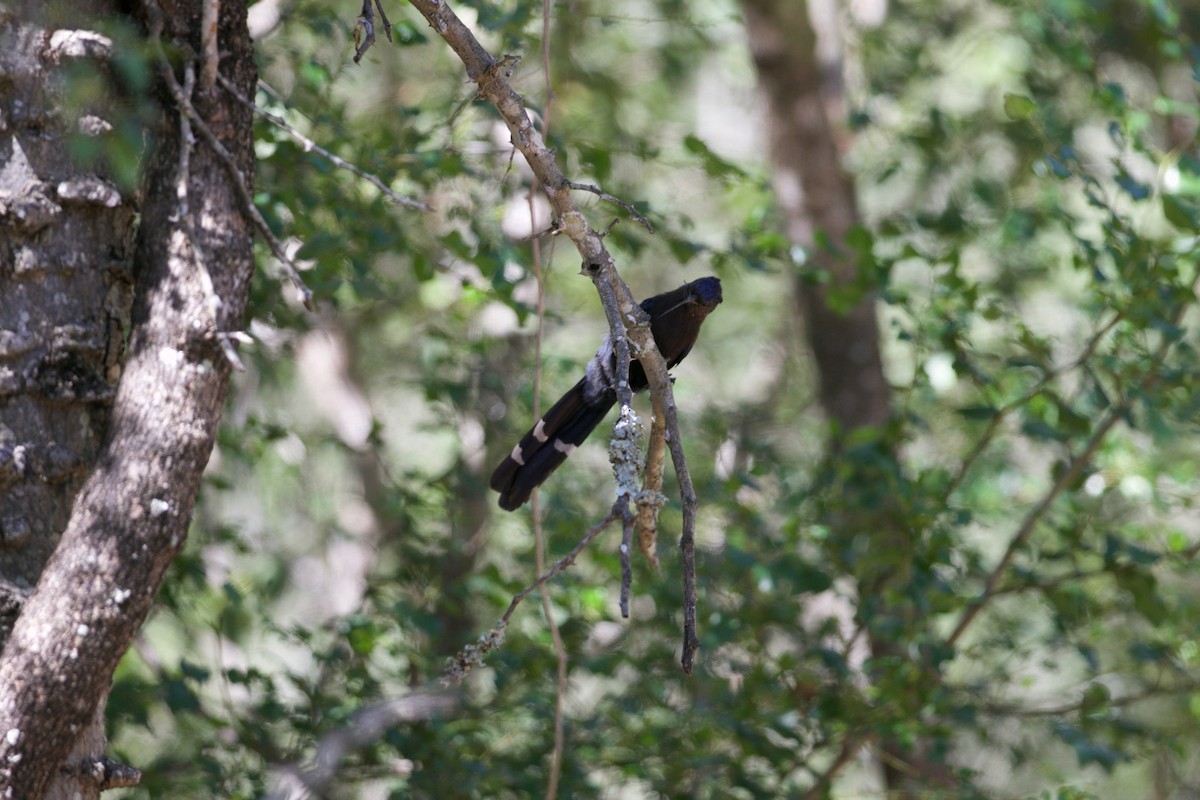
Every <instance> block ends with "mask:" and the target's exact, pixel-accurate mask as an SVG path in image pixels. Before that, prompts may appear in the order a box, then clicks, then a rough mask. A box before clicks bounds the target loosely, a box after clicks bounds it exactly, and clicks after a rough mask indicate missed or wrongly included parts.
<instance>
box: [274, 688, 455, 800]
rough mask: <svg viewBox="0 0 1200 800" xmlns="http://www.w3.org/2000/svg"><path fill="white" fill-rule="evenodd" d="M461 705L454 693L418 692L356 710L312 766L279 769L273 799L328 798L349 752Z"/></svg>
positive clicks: (324, 741)
mask: <svg viewBox="0 0 1200 800" xmlns="http://www.w3.org/2000/svg"><path fill="white" fill-rule="evenodd" d="M457 705H458V698H457V697H456V696H455V695H454V694H451V693H448V692H445V691H440V692H432V691H417V692H413V693H412V694H407V695H404V696H403V697H397V698H395V699H392V700H385V701H384V702H382V703H376V704H375V705H373V706H368V707H367V708H364V709H362V710H361V711H358V712H356V713H355V714H354V716H353V717H351V718H350V721H349V723H348V724H346V726H345V727H342V728H338V729H337V730H335V731H333V732H331V733H327V734H325V735H324V736H322V737H321V739H320V741H319V743H318V744H317V753H316V757H315V759H314V763H313V764H312V766H310V767H307V768H301V767H300V766H299V765H290V766H285V767H281V768H278V770H277V777H276V786H275V790H274V791H273V792H272V794H271V795H270V797H271V800H285V799H286V798H292V797H313V796H315V797H324V796H325V794H326V793H327V792H328V790H329V788H330V787H331V786H332V785H333V784H334V781H335V780H336V778H337V773H338V769H339V768H340V767H341V765H342V762H343V761H345V760H346V756H347V755H348V754H350V753H352V752H354V751H357V750H362V749H363V748H366V747H369V746H371V745H373V744H375V742H377V741H379V740H380V739H381V738H382V737H383V735H384V734H385V733H386V732H387V731H388V730H389V729H391V728H395V727H396V726H398V725H406V724H412V723H414V722H421V721H424V720H428V719H434V718H437V717H443V716H446V715H448V714H450V713H451V712H453V711H454V709H455V708H456V707H457Z"/></svg>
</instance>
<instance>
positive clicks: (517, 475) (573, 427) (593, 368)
mask: <svg viewBox="0 0 1200 800" xmlns="http://www.w3.org/2000/svg"><path fill="white" fill-rule="evenodd" d="M720 302H721V281H719V280H717V279H716V278H700V279H699V280H695V281H692V282H691V283H686V284H684V285H683V286H680V287H679V288H678V289H675V290H674V291H671V292H667V293H666V294H660V295H655V296H654V297H651V298H648V299H646V300H643V301H642V310H644V311H645V312H646V313H647V314H649V315H650V331H651V333H653V334H654V343H655V344H656V345H658V351H659V352H660V353H662V355H663V358H664V359H666V362H667V369H670V368H671V367H673V366H675V365H676V364H678V363H679V362H680V361H683V358H684V356H686V355H687V354H688V352H690V351H691V349H692V345H694V344H695V343H696V337H697V336H699V335H700V323H702V322H704V318H705V317H707V316H708V315H709V313H710V312H711V311H712V310H713V309H714V308H716V307H717V304H718V303H720ZM616 374H617V367H616V357H615V355H614V354H613V347H612V339H611V337H608V338H605V340H604V344H602V345H600V349H599V350H597V351H596V355H595V357H593V358H592V360H591V361H590V362H588V365H587V372H585V373H584V376H583V378H582V379H580V381H579V383H577V384H575V386H574V387H572V388H571V389H570V391H568V392H567V393H566V394H564V395H563V396H562V398H561V399H559V401H558V402H557V403H555V404H554V405H553V406H551V408H550V410H549V411H547V412H546V413H545V415H543V416H542V418H541V419H539V420H538V421H537V423H536V424H535V425H534V426H533V428H531V429H530V431H529V433H527V434H525V436H524V437H522V439H521V441H520V443H518V444H517V446H516V447H514V448H513V449H512V453H510V454H509V456H508V457H507V458H506V459H504V460H503V461H501V462H500V466H498V467H496V471H495V472H493V473H492V484H491V485H492V488H493V489H495V490H496V491H498V492H499V493H500V507H501V508H503V509H505V510H506V511H512V510H513V509H515V508H517V507H518V506H520V505H521V504H522V503H524V502H525V501H526V500H528V499H529V495H530V493H531V492H532V491H533V490H534V489H536V488H537V487H538V486H540V485H541V484H542V481H544V480H546V478H549V477H550V473H552V472H554V470H556V469H558V465H559V464H561V463H562V462H563V461H565V460H566V458H567V456H568V455H570V454H571V451H572V450H574V449H575V448H576V447H578V446H579V445H580V444H582V443H583V440H584V439H586V438H587V437H588V434H589V433H591V432H592V431H593V430H594V429H595V428H596V426H597V425H599V424H600V421H601V420H602V419H604V417H605V415H606V414H608V410H609V409H610V408H612V407H613V405H614V404H615V403H616V402H617V392H616V388H615V387H614V383H615V377H616ZM646 385H647V383H646V373H645V371H644V370H643V369H642V365H641V364H639V363H638V362H637V361H633V362H631V363H630V365H629V386H630V388H631V389H633V391H635V392H640V391H641V390H642V389H645V388H646Z"/></svg>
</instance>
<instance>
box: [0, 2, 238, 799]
mask: <svg viewBox="0 0 1200 800" xmlns="http://www.w3.org/2000/svg"><path fill="white" fill-rule="evenodd" d="M200 6H201V3H200V2H195V1H191V2H175V3H166V4H164V8H163V12H162V24H163V39H164V40H165V41H167V42H173V43H174V44H175V45H176V46H180V45H182V47H180V52H183V53H187V52H188V48H190V50H191V52H197V53H198V52H200V51H201V46H200V30H201V24H200V22H201V11H200ZM116 11H117V9H116V8H114V7H110V6H109V5H108V4H101V3H89V4H79V3H62V4H52V5H51V6H50V7H49V8H45V7H43V6H42V4H39V3H33V2H26V3H23V4H21V5H18V6H16V7H15V9H14V8H12V7H10V8H9V9H5V10H2V11H0V36H2V37H3V38H4V42H3V44H2V45H0V59H2V60H0V65H2V68H3V71H4V76H5V77H6V78H8V80H2V81H0V113H2V114H3V117H2V118H0V148H5V149H4V153H5V155H6V156H7V157H6V159H5V161H4V162H3V164H0V176H2V177H0V225H2V226H3V227H2V228H0V231H2V232H3V237H4V238H3V239H2V240H0V259H2V260H0V279H2V280H3V292H2V294H0V313H2V314H3V316H2V317H0V328H3V332H2V333H0V346H2V347H3V348H4V349H3V350H0V413H3V417H2V420H0V422H2V425H3V428H0V492H3V495H0V497H2V498H3V500H2V504H0V516H2V517H3V519H4V520H5V521H3V522H0V524H2V525H3V526H4V535H5V541H4V544H5V545H6V546H7V548H8V549H7V550H5V551H4V552H3V554H0V570H3V571H4V574H5V577H6V578H7V579H8V580H9V582H10V583H11V584H12V585H14V586H16V587H17V588H18V589H20V588H22V583H23V582H24V583H28V584H30V585H34V588H33V591H32V593H31V594H29V596H28V597H27V598H25V599H24V603H23V607H22V608H21V610H20V614H19V616H18V617H17V619H16V622H15V624H14V625H13V627H12V629H11V633H10V635H9V636H8V639H7V642H6V644H5V647H4V651H3V654H2V656H0V765H2V768H0V797H19V798H40V797H45V796H48V793H49V792H51V791H57V788H55V789H51V786H52V784H54V785H55V786H57V785H58V783H59V782H61V780H62V776H63V774H64V770H65V771H66V772H67V773H74V774H79V775H82V778H81V779H80V780H79V784H78V788H77V791H78V792H79V793H78V794H77V795H76V796H80V797H94V796H96V795H97V794H98V792H99V790H100V788H103V783H104V779H103V777H101V776H99V775H98V774H97V773H95V772H94V771H93V769H92V768H93V767H94V765H95V764H96V763H98V762H97V761H96V759H98V758H99V757H100V756H101V754H102V750H101V748H102V746H103V738H102V736H98V735H97V733H98V732H99V731H100V729H99V727H98V725H97V724H96V723H97V720H98V717H99V714H98V711H97V709H98V708H101V707H102V704H103V702H104V698H105V695H106V693H107V691H108V688H109V686H110V683H111V680H112V674H113V670H114V669H115V667H116V665H117V662H118V660H119V659H120V658H121V656H122V654H123V653H124V652H125V650H126V649H127V647H128V645H129V643H130V641H131V640H132V638H133V636H134V635H135V634H136V632H137V630H138V629H139V627H140V626H141V624H142V622H143V620H144V619H145V618H146V615H147V613H148V612H149V610H150V607H151V603H152V601H153V598H154V595H155V593H156V592H157V589H158V587H159V584H160V583H161V581H162V578H163V575H164V573H165V571H166V569H167V566H168V565H169V564H170V561H171V559H172V558H173V557H174V556H175V555H176V554H177V553H178V552H179V550H180V549H181V548H182V546H183V542H184V539H185V537H186V534H187V527H188V523H189V521H190V520H191V516H192V510H193V507H194V503H195V496H196V492H197V488H198V485H199V481H200V476H201V473H202V471H203V469H204V466H205V464H206V463H207V461H208V457H209V454H210V452H211V450H212V445H213V441H214V437H215V433H216V426H217V422H218V420H219V417H220V410H221V406H222V404H223V401H224V397H225V393H226V387H227V382H228V374H229V364H228V361H227V359H226V358H225V356H224V355H223V351H222V347H221V341H222V336H221V334H223V333H226V332H229V331H231V330H236V329H237V328H239V327H240V324H241V320H242V317H243V314H244V310H245V303H246V298H247V294H248V287H249V281H250V277H251V274H252V271H253V262H252V254H251V231H250V229H249V227H248V225H247V223H246V222H245V218H244V216H243V213H242V200H241V198H240V197H239V195H238V193H237V192H236V191H235V190H234V188H233V184H232V183H231V181H230V175H229V173H228V172H227V171H226V169H225V167H224V166H223V164H222V162H221V161H220V160H219V159H218V157H217V156H216V155H215V154H214V152H213V150H212V149H211V148H210V147H208V146H207V145H205V144H200V145H198V146H191V145H190V144H188V143H186V142H184V141H183V140H182V138H181V133H180V123H179V115H178V112H177V110H175V109H174V108H173V103H172V102H171V101H170V100H169V99H168V98H169V95H168V94H167V93H166V92H165V91H164V90H163V87H162V86H161V85H160V86H159V87H158V90H157V91H158V98H159V99H160V100H162V101H164V102H163V103H162V105H163V107H164V108H166V109H168V110H166V111H163V112H161V113H157V112H156V113H155V114H154V116H155V118H156V119H157V124H155V125H154V126H153V128H152V130H149V131H147V132H146V133H147V136H146V140H147V141H149V142H153V143H154V145H155V146H154V149H153V152H151V153H150V154H149V155H148V156H147V157H146V158H145V163H144V178H143V182H142V189H141V193H140V194H141V197H142V198H143V203H142V206H141V209H142V216H141V224H140V227H139V228H138V230H137V239H136V245H134V246H132V247H131V244H130V243H131V241H132V239H131V236H132V233H133V231H132V228H131V224H132V218H133V214H134V211H135V208H134V205H133V203H132V202H131V201H130V200H129V199H128V198H127V197H123V196H122V195H121V194H120V193H119V192H118V191H117V190H116V188H115V187H113V186H112V185H111V184H110V183H108V182H106V181H105V180H104V178H103V176H102V175H97V174H93V173H90V172H88V171H87V170H86V169H83V168H81V167H79V166H76V165H73V164H72V162H71V161H70V159H69V158H68V157H67V154H68V152H69V151H68V142H67V141H66V140H65V138H64V137H65V135H66V133H67V132H68V131H71V130H74V129H76V128H80V127H83V128H84V129H85V130H92V131H102V130H103V128H104V124H103V123H102V121H98V120H100V119H101V117H102V113H101V112H97V114H98V116H97V117H95V118H83V119H76V118H75V116H74V115H73V114H70V113H68V112H67V111H66V110H65V109H64V108H63V106H62V103H63V98H62V95H60V94H58V93H57V91H56V90H55V89H54V87H55V86H56V84H55V82H54V81H53V80H51V79H50V78H51V77H53V76H52V74H51V73H53V71H54V70H55V69H56V68H57V67H58V66H59V65H60V64H62V63H63V61H64V60H65V59H71V58H75V59H78V58H89V59H96V60H97V61H96V64H95V65H94V66H93V67H92V70H93V72H95V73H97V74H100V75H101V76H103V75H104V74H105V73H106V72H107V70H106V69H105V63H104V62H105V58H106V55H107V53H106V52H105V47H106V46H105V44H104V43H105V41H106V40H104V39H103V38H102V37H96V36H95V35H94V34H90V33H88V32H87V31H81V32H77V33H76V34H75V35H67V34H66V32H65V30H64V27H65V26H66V25H67V23H66V21H65V19H64V18H63V17H64V15H69V20H70V22H69V27H71V28H86V27H87V25H88V22H89V20H92V21H96V20H99V19H101V18H103V19H106V20H111V18H112V15H113V14H115V13H116ZM56 14H57V15H58V17H57V18H56V16H55V15H56ZM245 14H246V9H245V3H244V0H224V2H221V3H220V17H219V20H218V28H217V30H218V42H219V50H220V54H221V56H222V58H221V61H220V70H221V73H222V74H223V75H224V76H225V77H226V78H228V79H229V80H230V81H232V82H233V84H234V85H236V86H237V87H239V89H240V90H241V91H242V92H244V93H246V94H250V93H251V91H252V89H253V85H254V80H255V67H254V61H253V57H252V52H251V43H250V39H249V36H248V34H247V32H246V21H245ZM135 24H137V23H136V22H135ZM56 42H61V43H63V46H64V47H67V48H68V50H67V51H65V54H64V53H60V52H58V50H56V47H55V43H56ZM59 50H61V47H60V48H59ZM202 66H203V65H197V68H196V71H197V73H198V74H203V69H202ZM77 74H78V73H77ZM10 93H15V94H10ZM107 100H108V98H102V97H97V98H96V102H97V105H98V106H99V107H100V108H101V109H103V110H106V111H107V110H113V109H117V108H119V106H118V105H116V104H112V103H109V102H107ZM193 103H194V104H195V108H196V111H197V116H198V117H200V118H202V119H203V120H205V121H206V124H207V126H208V127H209V128H210V129H211V130H212V132H213V133H214V134H215V136H216V138H217V139H218V140H219V141H220V142H222V143H223V145H224V146H225V148H227V149H228V150H229V152H230V153H231V154H232V156H233V160H234V161H235V162H236V165H237V167H238V168H239V169H240V170H241V172H242V174H243V175H244V176H245V177H246V180H247V181H249V180H251V179H252V175H253V152H252V138H251V119H250V114H249V112H248V111H247V110H246V109H245V107H244V106H242V105H240V104H238V103H237V102H236V101H234V100H233V99H232V98H230V97H229V96H228V95H227V94H223V93H222V92H221V90H220V89H219V88H217V89H214V90H211V91H207V92H204V91H197V92H196V93H195V95H194V97H193ZM114 113H115V112H114ZM184 148H188V152H189V154H190V166H189V167H188V170H187V172H186V174H184V173H183V166H184V164H185V163H186V162H185V160H184V159H181V154H182V153H183V150H184ZM18 152H19V153H22V154H24V156H23V157H24V159H25V160H24V162H22V161H19V160H18V159H17V158H16V157H15V156H13V155H12V154H14V153H18ZM14 165H15V166H14ZM16 170H20V172H19V173H17V172H16ZM181 187H186V196H187V198H188V201H189V204H190V213H186V214H185V213H181V210H182V204H181V199H180V193H179V191H178V189H179V188H181ZM131 252H133V254H134V256H133V274H134V275H135V276H136V277H135V282H134V285H133V298H134V299H133V306H132V315H131V317H127V311H126V309H127V308H128V296H129V284H128V280H129V277H128V276H129V274H130V263H129V262H130V253H131ZM126 319H129V320H130V321H131V325H132V329H131V336H130V339H129V345H128V356H127V358H126V359H125V360H124V361H123V362H122V360H121V358H120V356H121V342H122V339H123V327H122V325H123V323H124V322H125V320H126ZM118 373H119V383H117V382H116V381H117V378H118ZM114 386H115V391H114ZM76 489H78V494H77V496H76V497H75V500H74V505H73V506H72V505H71V496H72V495H73V494H75V491H76ZM68 509H69V515H68V513H67V510H68ZM60 530H61V536H59V531H60ZM39 573H40V575H39ZM35 582H36V584H35ZM89 732H90V735H91V736H92V737H93V739H92V740H91V741H90V742H89V745H88V747H87V748H86V749H87V752H86V753H81V752H75V753H72V748H73V747H75V746H76V745H77V744H79V740H80V737H81V735H83V734H89ZM69 754H70V759H68V756H69Z"/></svg>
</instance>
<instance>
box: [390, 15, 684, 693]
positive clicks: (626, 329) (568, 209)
mask: <svg viewBox="0 0 1200 800" xmlns="http://www.w3.org/2000/svg"><path fill="white" fill-rule="evenodd" d="M409 1H410V2H411V3H412V5H413V7H414V8H416V9H417V10H418V11H420V12H421V15H422V16H424V17H425V19H426V20H427V21H428V22H429V25H430V26H431V27H432V28H433V30H434V31H435V32H436V33H437V34H438V35H439V36H441V37H442V39H443V40H444V41H445V42H446V44H448V45H449V46H450V48H451V49H452V50H454V52H455V53H456V54H457V55H458V57H459V59H461V60H462V62H463V64H464V65H465V66H466V69H467V76H468V77H469V78H470V79H471V80H472V81H474V82H475V84H476V85H477V86H478V87H479V95H480V96H481V97H482V98H484V99H485V100H487V101H488V102H490V103H491V104H492V105H493V106H495V108H496V110H497V111H498V112H499V114H500V117H501V119H503V120H504V123H505V125H506V126H507V127H508V130H509V134H510V136H511V139H512V143H513V145H514V146H515V147H516V148H517V149H518V150H520V151H521V154H522V155H524V156H525V160H526V161H528V162H529V167H530V169H531V170H532V171H533V174H534V175H536V176H537V179H538V181H539V182H540V183H541V184H542V186H543V188H544V190H545V192H546V198H547V199H548V200H549V202H550V207H551V208H552V209H553V210H554V213H555V214H556V215H557V217H558V218H559V220H561V224H562V230H563V232H564V233H566V235H567V236H569V237H570V238H571V241H572V242H574V244H575V247H576V248H577V249H578V250H579V253H580V255H581V256H582V257H583V272H584V274H586V275H588V276H589V277H590V278H591V279H592V282H593V284H595V286H596V290H597V293H598V294H599V295H600V299H601V302H602V303H603V305H604V313H605V316H606V318H607V319H608V327H609V332H610V335H611V336H612V342H613V351H614V353H615V354H616V358H617V365H618V369H620V370H625V369H626V368H627V366H628V363H627V359H628V357H629V355H631V354H632V355H634V356H636V358H637V359H638V361H639V362H641V365H642V369H643V370H644V372H645V373H646V379H647V383H648V384H649V387H650V393H651V397H652V398H657V399H655V402H656V403H661V405H662V406H663V408H664V409H666V413H665V415H664V419H665V425H666V430H667V436H668V438H669V440H670V443H671V456H672V460H673V462H674V464H675V471H676V474H677V475H678V476H679V484H680V488H681V490H682V500H683V535H682V537H681V538H680V549H681V551H682V553H683V569H684V642H683V655H682V658H681V664H682V666H683V669H684V671H685V672H690V671H691V669H692V663H693V658H694V656H695V652H696V649H697V648H698V647H699V639H698V638H697V635H696V607H695V604H696V597H695V538H694V537H695V515H696V495H695V490H694V488H693V487H692V481H691V477H690V474H689V473H688V469H687V461H686V460H685V458H684V454H683V448H682V447H681V446H680V436H679V425H678V420H677V419H676V414H675V400H674V395H673V393H672V389H671V382H670V376H669V374H668V373H667V365H666V362H665V361H664V360H663V357H662V354H661V353H660V352H659V351H658V347H657V345H656V344H655V342H654V336H653V334H652V333H651V332H650V323H649V319H648V315H647V314H646V312H645V311H643V310H642V308H641V307H640V306H639V305H638V304H637V303H636V302H635V301H634V299H633V295H632V294H631V293H630V291H629V287H628V286H626V285H625V283H624V282H623V281H622V280H621V277H620V275H619V274H618V273H617V269H616V264H615V262H614V261H613V258H612V255H611V254H610V253H609V252H608V250H607V249H606V248H605V246H604V241H603V237H601V236H600V234H599V233H597V232H596V230H595V229H594V228H592V226H591V225H590V224H589V223H588V221H587V218H586V217H585V216H584V215H583V212H582V211H581V210H580V208H579V206H578V204H577V203H576V202H575V200H574V198H573V197H572V196H571V190H572V188H573V187H572V184H571V182H570V181H568V180H567V178H566V176H565V175H563V172H562V170H561V169H560V168H559V166H558V164H557V162H556V161H555V157H554V152H553V151H552V150H550V148H548V147H546V144H545V141H544V139H543V137H542V136H541V134H539V133H538V131H537V129H536V128H535V127H534V125H533V123H532V122H531V121H530V119H529V114H528V113H527V112H526V111H525V104H524V101H523V100H522V98H521V96H520V95H519V94H517V92H516V91H514V90H513V88H512V86H511V85H510V84H509V82H508V79H507V74H506V72H507V71H509V67H508V65H507V64H506V63H505V62H501V61H497V59H496V58H495V57H494V56H492V54H491V53H489V52H488V51H487V49H486V48H484V47H483V45H482V44H480V43H479V40H478V39H476V38H475V36H474V34H473V33H471V31H470V29H469V28H467V26H466V25H464V24H463V22H462V20H461V19H459V18H458V16H457V15H455V13H454V11H453V10H452V9H451V8H450V5H449V4H448V3H446V2H444V0H409ZM626 348H629V350H627V349H626ZM630 351H632V353H631V352H630ZM622 378H624V379H623V380H622ZM616 390H617V399H618V402H619V403H620V404H621V405H627V404H628V397H629V394H630V390H629V382H628V375H627V373H626V372H622V373H620V374H619V376H618V382H617V386H616ZM616 516H619V513H618V514H617V515H616ZM615 518H616V517H615V516H614V515H613V514H612V513H610V515H609V519H608V520H606V522H605V523H604V524H607V523H608V522H611V521H612V519H615Z"/></svg>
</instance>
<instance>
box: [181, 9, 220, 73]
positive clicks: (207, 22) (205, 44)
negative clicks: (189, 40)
mask: <svg viewBox="0 0 1200 800" xmlns="http://www.w3.org/2000/svg"><path fill="white" fill-rule="evenodd" d="M220 13H221V0H204V4H203V6H202V8H201V11H200V52H201V57H202V60H201V62H200V92H201V93H202V94H205V95H207V94H208V93H210V92H211V91H212V90H213V89H214V88H216V85H217V74H218V73H217V67H218V66H220V63H221V53H220V49H219V47H218V42H217V18H218V17H219V16H220ZM188 96H189V97H191V93H190V92H189V93H188Z"/></svg>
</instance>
